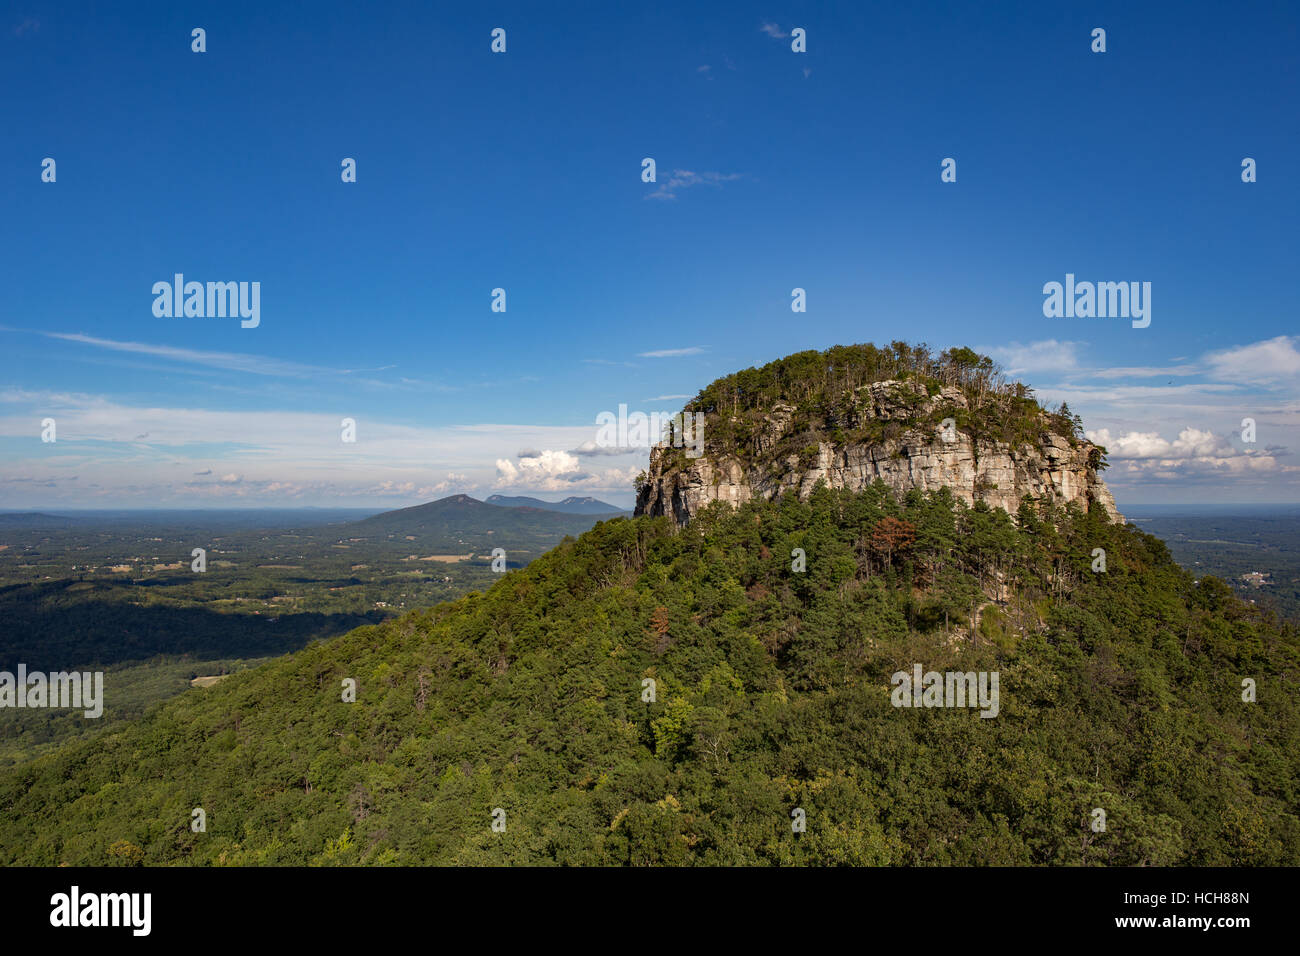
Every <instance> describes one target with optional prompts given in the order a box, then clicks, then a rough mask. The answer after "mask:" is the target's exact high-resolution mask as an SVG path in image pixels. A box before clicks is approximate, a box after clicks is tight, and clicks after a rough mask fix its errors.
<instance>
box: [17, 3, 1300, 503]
mask: <svg viewBox="0 0 1300 956" xmlns="http://www.w3.org/2000/svg"><path fill="white" fill-rule="evenodd" d="M118 6H122V7H124V9H121V10H119V9H118ZM268 7H269V8H270V9H267V8H268ZM466 7H469V9H465V8H466ZM982 7H984V5H974V4H967V3H949V4H938V3H934V4H931V3H917V4H904V5H896V4H890V5H868V4H864V3H842V4H838V3H818V4H803V3H785V4H772V5H765V4H752V3H736V4H725V3H713V4H707V5H704V4H698V3H681V4H673V3H655V4H647V5H641V6H634V5H630V4H617V5H611V4H597V3H591V4H580V3H556V4H543V3H535V2H534V3H524V4H490V3H488V4H473V5H454V6H453V5H443V4H437V5H435V4H428V3H419V4H415V3H412V4H391V5H390V4H385V5H382V7H381V8H379V9H375V8H372V7H370V6H362V5H357V4H346V5H344V4H338V5H335V4H326V3H320V4H310V5H304V4H262V3H256V4H254V3H248V4H243V3H229V2H223V3H220V4H130V5H114V6H112V7H109V6H104V5H96V6H90V5H79V4H64V3H60V4H54V3H44V2H34V3H21V2H20V3H16V4H11V5H8V6H6V7H4V8H3V9H4V14H3V19H0V84H2V85H3V88H4V90H5V91H6V92H5V96H4V97H3V99H2V100H0V129H3V130H4V135H3V137H2V138H0V181H3V182H4V183H5V188H4V189H2V190H0V218H2V220H3V222H4V224H5V228H4V229H3V230H0V261H3V263H4V270H3V275H4V276H5V286H4V295H3V297H0V507H6V508H44V509H47V510H57V508H58V507H59V506H60V505H62V506H64V507H69V508H72V507H82V508H90V507H106V508H107V507H132V506H139V507H154V506H160V505H162V506H174V507H184V506H203V507H212V506H221V505H231V506H235V505H238V506H242V507H248V506H260V505H268V506H269V505H275V506H292V505H295V504H303V505H331V504H333V505H371V504H373V505H375V506H376V507H377V508H378V507H387V506H394V505H401V504H410V503H414V502H416V501H419V500H427V499H428V498H431V497H437V496H440V495H442V494H445V493H450V492H453V491H455V492H460V491H465V492H469V493H472V494H477V495H486V494H490V493H493V492H501V493H533V494H540V495H541V496H543V497H551V498H555V497H559V496H561V495H563V494H594V495H597V496H599V497H603V498H605V499H606V500H609V501H613V502H615V503H618V504H624V505H626V504H630V502H631V488H630V478H631V476H632V475H634V474H635V473H636V471H638V470H640V468H641V467H642V466H643V464H644V461H645V457H646V454H645V452H644V451H634V452H632V453H629V454H624V455H607V454H580V453H579V452H582V451H583V450H584V443H586V444H587V445H588V447H589V445H590V442H591V440H592V439H593V438H594V436H595V427H594V422H595V418H596V415H597V414H598V413H599V412H601V411H605V410H617V408H618V406H619V404H626V405H628V406H629V408H630V409H633V410H644V411H647V412H649V411H655V410H663V411H675V410H676V409H678V408H679V407H680V406H681V403H682V398H681V396H690V395H693V394H694V393H695V392H696V391H697V390H698V389H699V388H700V387H702V386H703V385H705V384H707V383H708V382H709V381H711V380H712V379H713V378H716V377H717V376H719V375H722V374H726V373H728V372H730V371H734V370H736V369H739V368H744V367H747V366H750V365H757V364H762V363H764V362H766V361H769V360H771V359H773V358H777V357H780V356H782V355H785V354H788V353H790V352H794V351H798V350H801V349H806V348H825V347H828V346H830V345H834V344H837V343H847V342H863V341H876V342H888V341H890V340H892V339H898V338H902V339H907V340H909V341H925V342H928V343H930V344H931V345H932V346H933V347H935V348H936V349H938V348H944V347H948V346H952V345H970V346H972V347H976V348H980V349H981V350H983V351H987V352H989V353H991V354H993V355H994V356H995V357H997V358H998V359H999V360H1000V361H1001V362H1002V363H1003V365H1004V366H1006V367H1007V368H1009V369H1011V370H1012V371H1014V372H1015V373H1016V374H1017V375H1018V376H1019V377H1021V378H1023V379H1025V380H1026V381H1028V382H1030V383H1031V384H1032V385H1034V386H1035V387H1036V388H1037V389H1038V391H1039V394H1040V395H1041V396H1044V397H1046V398H1047V399H1050V400H1053V401H1059V400H1062V399H1066V400H1068V401H1069V403H1070V405H1071V407H1072V409H1073V410H1074V411H1076V412H1079V413H1081V414H1082V415H1083V417H1084V420H1085V423H1086V426H1087V428H1088V429H1089V430H1090V431H1092V432H1094V433H1096V434H1097V435H1098V436H1099V438H1101V439H1102V440H1103V441H1104V443H1105V444H1107V446H1108V448H1110V450H1111V461H1112V466H1111V470H1110V471H1108V472H1107V473H1106V477H1107V479H1108V481H1109V482H1110V483H1111V485H1112V488H1113V490H1114V491H1115V494H1116V497H1117V498H1118V500H1119V503H1120V505H1121V508H1122V507H1123V505H1124V504H1125V503H1126V502H1129V503H1142V502H1165V501H1217V500H1226V501H1300V480H1298V478H1297V476H1298V475H1300V458H1297V456H1296V455H1295V451H1294V450H1295V449H1296V448H1297V447H1300V402H1297V388H1296V385H1297V380H1298V377H1300V339H1298V338H1297V337H1296V333H1297V322H1296V318H1297V307H1296V282H1295V277H1296V273H1297V269H1296V262H1297V252H1298V251H1300V248H1298V247H1300V243H1298V242H1297V228H1296V225H1295V224H1296V222H1297V221H1300V209H1298V208H1297V207H1298V206H1300V203H1298V199H1300V184H1298V179H1300V177H1297V176H1296V174H1295V168H1294V167H1295V157H1296V156H1297V154H1298V153H1300V135H1298V134H1300V128H1298V127H1300V118H1298V114H1297V110H1296V104H1297V99H1298V97H1297V93H1300V78H1298V75H1297V66H1298V60H1300V54H1297V50H1300V42H1297V41H1298V40H1300V12H1297V11H1298V8H1297V7H1296V6H1295V5H1294V4H1289V3H1276V4H1249V3H1248V4H1244V5H1236V6H1232V7H1224V6H1221V5H1213V6H1212V5H1208V4H1197V3H1160V4H1136V5H1135V4H1130V3H1096V4H1083V3H1070V4H1041V3H1025V4H1004V5H996V6H993V7H989V8H982ZM1135 7H1137V9H1135ZM195 27H202V28H204V29H205V30H206V34H207V36H206V42H207V51H206V52H204V53H194V52H192V51H191V30H192V29H193V28H195ZM495 27H501V28H504V29H505V30H506V42H507V48H506V52H505V53H503V54H494V53H492V52H491V50H490V43H491V37H490V33H491V31H492V29H493V28H495ZM795 27H801V28H803V29H804V30H805V31H806V37H807V52H806V53H795V52H793V51H792V50H791V42H792V41H791V37H790V34H791V33H792V31H793V29H794V28H795ZM1095 27H1102V28H1104V29H1105V30H1106V31H1107V36H1106V42H1107V50H1106V52H1105V53H1093V52H1092V50H1091V48H1090V47H1091V43H1092V40H1091V31H1092V30H1093V28H1095ZM45 157H52V158H54V159H55V161H56V163H57V179H56V181H55V182H53V183H47V182H42V181H41V162H42V160H43V159H44V158H45ZM344 157H352V158H355V160H356V162H357V182H355V183H343V182H341V180H340V163H341V161H342V159H343V158H344ZM644 157H653V158H654V159H655V160H656V164H657V180H658V181H657V182H656V183H653V184H650V183H644V182H642V180H641V160H642V159H643V158H644ZM945 157H952V158H954V159H955V160H956V161H957V182H955V183H942V182H940V162H941V160H943V159H944V158H945ZM1244 157H1251V158H1253V159H1255V160H1256V162H1257V164H1258V165H1257V169H1258V181H1257V182H1254V183H1249V184H1247V183H1243V182H1242V181H1241V162H1242V159H1243V158H1244ZM178 272H179V273H183V274H184V275H185V276H186V279H187V280H197V281H201V282H205V281H257V282H259V283H260V288H261V316H260V324H259V325H258V326H257V327H256V328H249V329H245V328H241V326H240V322H239V321H238V319H230V318H195V317H189V318H185V317H182V318H176V317H170V318H160V317H156V316H155V315H154V313H153V308H152V307H153V302H154V296H153V294H152V292H151V289H152V286H153V284H154V283H155V282H157V281H160V280H168V281H169V280H170V279H171V278H172V276H173V275H174V274H175V273H178ZM1067 273H1072V274H1074V275H1076V276H1077V277H1078V279H1079V280H1080V281H1083V280H1092V281H1140V282H1150V283H1151V287H1152V302H1151V319H1152V321H1151V324H1150V326H1149V327H1147V328H1144V329H1135V328H1132V327H1131V324H1130V322H1129V321H1128V320H1126V319H1115V318H1104V319H1103V318H1046V317H1044V315H1043V308H1042V306H1043V299H1044V296H1043V293H1042V288H1043V285H1044V283H1046V282H1050V281H1064V277H1065V275H1066V274H1067ZM795 287H800V288H804V289H806V290H807V302H808V310H807V312H806V313H804V314H794V313H792V312H791V309H790V301H791V290H792V289H793V288H795ZM494 288H504V289H505V290H506V300H507V311H506V312H504V313H494V312H492V311H491V308H490V306H491V292H492V290H493V289H494ZM46 417H52V418H54V419H55V421H56V423H57V428H58V432H57V436H58V440H57V441H56V442H54V443H42V442H41V441H40V431H41V424H40V423H41V420H42V419H44V418H46ZM344 417H351V418H354V419H355V420H356V422H357V439H358V440H357V442H356V443H354V444H347V443H343V442H341V441H340V438H339V435H340V422H341V419H342V418H344ZM1244 417H1251V418H1254V419H1255V421H1256V441H1255V442H1254V443H1253V444H1247V443H1244V442H1242V441H1241V420H1242V419H1243V418H1244ZM521 452H524V453H525V454H523V455H522V456H521V455H520V453H521Z"/></svg>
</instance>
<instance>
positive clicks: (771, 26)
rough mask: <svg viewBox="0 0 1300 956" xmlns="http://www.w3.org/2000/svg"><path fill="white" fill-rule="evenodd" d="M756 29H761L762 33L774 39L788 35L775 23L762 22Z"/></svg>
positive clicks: (781, 38) (780, 38)
mask: <svg viewBox="0 0 1300 956" xmlns="http://www.w3.org/2000/svg"><path fill="white" fill-rule="evenodd" d="M758 29H759V30H761V31H762V32H763V33H766V34H767V35H768V36H770V37H771V38H772V39H774V40H783V39H785V38H786V37H788V36H789V35H790V34H788V33H786V32H785V31H784V30H782V29H781V28H780V27H779V26H777V25H776V24H775V23H767V22H764V23H763V25H762V26H761V27H759V28H758Z"/></svg>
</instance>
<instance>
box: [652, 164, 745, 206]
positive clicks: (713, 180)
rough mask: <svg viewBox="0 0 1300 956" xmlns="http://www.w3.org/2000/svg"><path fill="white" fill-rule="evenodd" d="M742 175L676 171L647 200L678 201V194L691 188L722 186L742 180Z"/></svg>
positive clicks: (687, 170) (686, 170)
mask: <svg viewBox="0 0 1300 956" xmlns="http://www.w3.org/2000/svg"><path fill="white" fill-rule="evenodd" d="M742 178H743V174H742V173H712V172H709V173H696V172H692V171H691V170H689V169H674V170H673V173H672V175H671V176H669V177H668V179H667V180H666V181H665V182H662V183H660V184H659V188H658V189H656V190H655V191H654V192H652V193H647V194H646V197H645V198H646V199H676V198H677V194H678V193H679V192H680V191H681V190H683V189H689V188H690V187H691V186H721V185H722V184H723V183H729V182H732V181H733V180H737V179H742Z"/></svg>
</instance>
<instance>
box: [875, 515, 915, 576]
mask: <svg viewBox="0 0 1300 956" xmlns="http://www.w3.org/2000/svg"><path fill="white" fill-rule="evenodd" d="M915 541H916V526H915V525H913V524H912V523H911V522H910V521H904V520H903V519H902V518H893V517H889V518H881V519H880V521H878V522H877V523H876V526H875V528H873V529H872V531H871V550H872V551H874V552H876V554H882V555H884V567H886V568H888V567H890V566H891V565H892V564H893V563H894V555H895V554H897V553H899V552H902V551H906V550H907V549H908V548H910V547H911V546H912V544H913V543H914V542H915Z"/></svg>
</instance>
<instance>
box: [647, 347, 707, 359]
mask: <svg viewBox="0 0 1300 956" xmlns="http://www.w3.org/2000/svg"><path fill="white" fill-rule="evenodd" d="M703 351H704V349H702V348H700V347H699V346H698V345H692V346H690V347H689V348H684V349H657V350H655V351H653V352H638V353H637V357H638V358H677V357H678V356H680V355H699V354H700V353H701V352H703Z"/></svg>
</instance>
